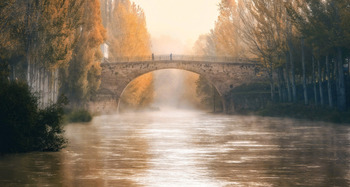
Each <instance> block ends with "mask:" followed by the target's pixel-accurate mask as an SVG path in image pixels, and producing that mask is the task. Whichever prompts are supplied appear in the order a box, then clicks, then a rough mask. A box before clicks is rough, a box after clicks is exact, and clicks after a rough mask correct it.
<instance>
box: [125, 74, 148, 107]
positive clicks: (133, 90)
mask: <svg viewBox="0 0 350 187" xmlns="http://www.w3.org/2000/svg"><path fill="white" fill-rule="evenodd" d="M153 89H154V88H153V74H152V73H147V74H145V75H143V76H140V77H138V78H136V79H135V80H133V81H132V82H131V83H130V84H129V85H128V87H127V88H126V89H125V91H124V93H123V95H122V97H121V101H122V103H124V104H126V105H127V106H129V107H132V108H137V107H141V108H142V107H145V106H147V104H149V103H150V102H152V100H153V96H154V92H153Z"/></svg>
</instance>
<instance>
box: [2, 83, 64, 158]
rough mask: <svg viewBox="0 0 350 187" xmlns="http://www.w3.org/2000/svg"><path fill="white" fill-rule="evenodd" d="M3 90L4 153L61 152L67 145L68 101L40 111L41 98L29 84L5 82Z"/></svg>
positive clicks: (61, 100) (61, 101)
mask: <svg viewBox="0 0 350 187" xmlns="http://www.w3.org/2000/svg"><path fill="white" fill-rule="evenodd" d="M0 87H1V89H0V154H4V153H19V152H30V151H58V150H60V149H62V148H63V147H64V146H65V145H66V139H65V138H64V137H63V133H64V131H63V127H62V119H63V104H65V102H64V101H65V100H64V99H62V98H61V99H60V100H59V102H58V103H57V104H53V105H51V106H49V107H47V108H45V109H39V107H38V98H37V97H36V96H35V95H34V94H32V93H31V92H30V89H29V87H28V85H27V84H26V83H25V82H9V81H6V80H5V81H3V80H2V81H0Z"/></svg>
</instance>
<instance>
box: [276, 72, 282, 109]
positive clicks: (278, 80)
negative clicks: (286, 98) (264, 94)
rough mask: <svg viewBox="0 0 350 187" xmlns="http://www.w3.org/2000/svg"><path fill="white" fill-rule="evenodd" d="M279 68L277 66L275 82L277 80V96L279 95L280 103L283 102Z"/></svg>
mask: <svg viewBox="0 0 350 187" xmlns="http://www.w3.org/2000/svg"><path fill="white" fill-rule="evenodd" d="M281 75H282V74H281V69H280V68H278V71H277V82H278V96H279V101H280V102H281V103H282V102H283V93H282V79H281Z"/></svg>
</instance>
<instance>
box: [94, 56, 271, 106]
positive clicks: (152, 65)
mask: <svg viewBox="0 0 350 187" xmlns="http://www.w3.org/2000/svg"><path fill="white" fill-rule="evenodd" d="M101 67H102V73H101V85H100V89H99V90H98V92H97V97H96V99H95V100H94V101H92V103H91V104H90V110H92V111H94V112H106V111H110V110H116V109H117V108H118V104H119V99H120V97H121V95H122V94H123V92H124V90H125V88H126V87H127V86H128V84H129V83H130V82H131V81H132V80H134V79H135V78H137V77H139V76H141V75H143V74H146V73H149V72H152V71H156V70H162V69H179V70H186V71H190V72H194V73H197V74H199V75H202V76H204V77H205V78H206V79H207V80H208V82H209V83H210V84H212V85H213V86H214V87H215V88H216V89H217V91H218V92H219V94H220V96H221V99H222V102H223V106H224V110H225V108H226V105H228V104H229V103H228V102H227V100H225V97H226V96H227V94H228V93H229V92H230V90H232V89H233V88H235V87H237V86H239V85H242V84H249V83H252V82H259V81H263V80H265V78H266V76H264V75H263V74H261V66H260V65H259V64H258V63H257V61H256V60H254V59H240V58H230V57H207V56H182V55H163V56H154V55H152V56H150V57H133V58H127V57H123V58H118V59H108V60H107V59H105V60H104V61H103V62H102V63H101Z"/></svg>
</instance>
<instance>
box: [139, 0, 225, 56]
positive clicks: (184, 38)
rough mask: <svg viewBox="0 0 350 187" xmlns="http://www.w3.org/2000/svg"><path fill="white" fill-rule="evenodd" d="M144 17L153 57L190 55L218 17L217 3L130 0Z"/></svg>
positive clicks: (215, 1)
mask: <svg viewBox="0 0 350 187" xmlns="http://www.w3.org/2000/svg"><path fill="white" fill-rule="evenodd" d="M133 1H134V2H135V3H136V4H137V5H140V6H141V7H142V8H143V10H144V12H145V15H146V20H147V27H148V30H149V32H150V34H151V36H152V47H153V52H154V53H171V52H173V53H189V52H190V50H191V49H192V46H193V43H194V42H195V41H196V40H197V38H198V36H199V35H201V34H206V33H209V31H210V29H212V28H213V27H214V23H215V20H216V19H217V17H218V6H217V5H218V3H219V2H220V0H133Z"/></svg>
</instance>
